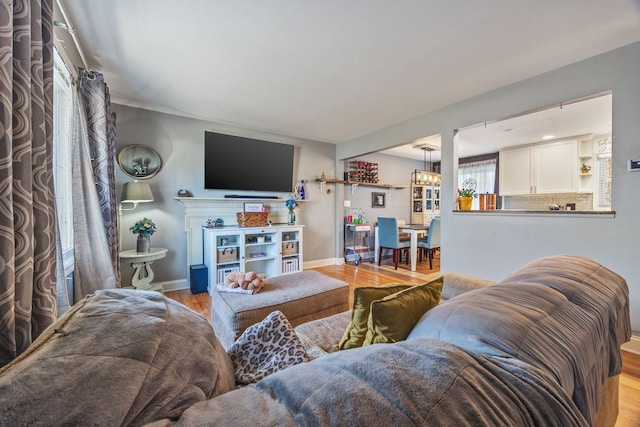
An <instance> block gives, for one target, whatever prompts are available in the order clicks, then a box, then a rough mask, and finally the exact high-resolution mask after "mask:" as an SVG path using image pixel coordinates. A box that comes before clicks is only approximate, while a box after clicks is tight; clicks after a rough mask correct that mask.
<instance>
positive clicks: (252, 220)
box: [236, 212, 269, 227]
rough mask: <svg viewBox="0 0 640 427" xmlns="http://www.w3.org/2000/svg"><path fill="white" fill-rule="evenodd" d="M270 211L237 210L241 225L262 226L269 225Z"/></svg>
mask: <svg viewBox="0 0 640 427" xmlns="http://www.w3.org/2000/svg"><path fill="white" fill-rule="evenodd" d="M268 215H269V213H268V212H237V213H236V217H237V218H238V225H239V226H240V227H262V226H265V225H267V216H268Z"/></svg>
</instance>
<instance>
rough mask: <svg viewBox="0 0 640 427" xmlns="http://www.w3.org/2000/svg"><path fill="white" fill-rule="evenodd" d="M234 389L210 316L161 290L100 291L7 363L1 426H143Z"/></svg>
mask: <svg viewBox="0 0 640 427" xmlns="http://www.w3.org/2000/svg"><path fill="white" fill-rule="evenodd" d="M234 387H235V380H234V376H233V366H232V364H231V359H230V358H229V356H228V355H227V354H226V352H225V351H224V348H223V347H222V346H221V345H220V342H219V341H218V340H217V338H216V336H215V334H214V333H213V329H212V328H211V325H210V324H209V323H208V322H207V320H206V319H205V318H204V317H202V316H200V315H199V314H197V313H196V312H194V311H192V310H190V309H188V308H187V307H185V306H184V305H182V304H179V303H177V302H175V301H172V300H170V299H168V298H166V297H165V296H163V295H162V294H160V293H158V292H153V291H137V290H126V289H110V290H102V291H97V292H96V293H95V294H92V295H89V296H87V297H86V298H85V299H83V300H82V301H80V302H78V303H77V304H75V305H74V306H73V307H72V308H71V309H70V310H69V311H67V313H65V315H64V316H62V317H61V318H60V319H58V320H57V321H56V322H54V323H53V324H52V325H51V326H50V327H49V328H48V329H47V330H45V331H44V332H43V333H42V334H41V335H40V337H38V339H37V340H36V341H35V342H34V343H33V344H32V345H31V347H29V348H28V349H27V351H26V352H25V353H23V355H21V356H20V357H19V358H18V359H16V360H15V361H14V362H12V363H11V364H9V365H7V366H5V367H4V368H3V369H2V370H0V408H2V410H0V412H2V416H1V420H0V424H2V425H4V424H5V423H6V425H47V424H48V425H95V424H96V423H99V424H102V425H144V424H146V423H149V422H151V421H154V420H157V419H161V418H168V419H173V420H175V419H177V418H178V417H179V416H180V414H182V412H183V411H184V410H185V409H187V408H188V407H190V406H191V405H193V404H194V403H196V402H200V401H203V400H207V399H209V398H211V397H214V396H217V395H218V394H222V393H226V392H227V391H230V390H232V389H233V388H234Z"/></svg>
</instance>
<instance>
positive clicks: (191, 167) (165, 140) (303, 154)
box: [113, 104, 342, 286]
mask: <svg viewBox="0 0 640 427" xmlns="http://www.w3.org/2000/svg"><path fill="white" fill-rule="evenodd" d="M113 110H114V111H115V113H116V115H117V120H116V122H117V129H116V132H117V151H118V152H119V151H120V150H121V149H122V148H123V147H125V146H127V145H130V144H144V145H148V146H150V147H152V148H154V149H155V150H156V151H157V152H158V153H159V154H160V156H161V157H162V160H163V167H162V169H161V170H160V172H159V173H158V174H157V175H156V176H155V177H153V178H150V179H148V180H146V182H148V183H149V184H150V186H151V189H152V191H153V193H154V196H155V201H154V202H152V203H141V204H139V205H138V208H137V209H136V210H134V211H126V212H124V214H123V219H122V237H123V239H122V248H123V250H127V249H132V248H135V236H134V235H133V234H132V233H131V232H130V231H129V227H130V226H131V224H133V223H134V222H135V221H136V220H137V219H139V218H142V217H144V216H146V217H149V218H151V219H153V220H154V221H155V222H156V224H157V226H158V231H157V233H156V234H155V235H154V236H153V237H152V246H154V247H165V248H168V249H169V253H168V255H167V257H166V258H165V259H162V260H159V261H156V262H155V263H154V264H153V271H154V273H155V280H154V281H156V282H165V283H167V284H168V285H170V286H171V285H172V283H171V282H175V283H174V284H175V286H181V285H182V286H184V284H185V280H186V278H187V276H188V271H187V268H186V265H187V261H186V248H187V241H186V233H185V224H184V206H183V205H182V204H181V203H179V202H178V201H176V200H175V199H174V197H176V195H177V194H176V193H177V191H178V190H180V189H182V188H185V189H188V190H190V191H191V192H192V193H193V195H194V196H195V197H211V198H215V197H223V196H224V194H225V193H229V192H228V191H227V192H225V191H212V190H205V189H204V162H203V155H204V131H205V130H207V131H213V132H221V133H229V134H234V135H240V136H246V137H251V138H262V139H266V140H269V141H273V142H281V143H286V144H292V145H295V146H296V152H295V169H294V175H295V177H296V180H297V181H299V180H300V179H304V180H305V182H306V181H310V182H308V185H307V186H306V190H307V194H308V196H307V198H308V199H309V200H308V201H307V202H305V203H304V204H301V206H300V207H299V208H298V209H297V210H296V213H297V216H298V222H299V223H300V224H305V225H306V227H305V231H304V239H305V240H304V258H305V260H325V259H329V260H331V262H332V261H333V258H334V256H335V248H336V247H337V245H338V243H337V242H336V234H335V233H334V230H335V229H336V227H337V226H336V223H335V218H336V216H335V205H336V203H335V198H336V192H334V191H332V192H331V193H330V194H327V193H324V194H320V185H319V183H316V182H315V181H314V180H315V179H316V178H318V177H320V175H321V174H322V172H325V174H326V175H327V176H335V172H334V170H335V167H336V163H335V145H333V144H326V143H320V142H315V141H307V140H301V139H296V138H291V137H286V136H281V135H272V134H267V133H260V132H256V131H251V130H247V129H241V128H236V127H231V126H228V125H221V124H216V123H210V122H205V121H201V120H194V119H188V118H184V117H179V116H175V115H170V114H163V113H158V112H154V111H149V110H143V109H139V108H132V107H127V106H123V105H117V104H116V105H113ZM229 161H231V162H234V163H236V164H237V165H238V172H239V173H241V171H242V159H230V160H229ZM116 169H117V172H116V191H117V195H118V200H119V198H120V192H121V191H122V184H123V183H124V182H128V181H132V179H131V178H129V177H128V176H126V175H125V174H124V173H122V171H120V169H119V168H116ZM234 193H239V192H234ZM262 194H266V193H262ZM269 194H271V193H269ZM279 196H281V197H282V198H285V199H286V198H288V197H289V196H290V194H286V193H285V194H282V193H280V194H279ZM340 203H342V201H341V202H340ZM212 216H214V214H213V213H212ZM214 218H215V216H214ZM131 273H132V270H131V268H130V267H129V266H128V265H123V266H122V277H123V283H125V284H128V283H130V276H131Z"/></svg>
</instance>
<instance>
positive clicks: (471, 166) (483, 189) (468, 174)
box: [458, 159, 496, 209]
mask: <svg viewBox="0 0 640 427" xmlns="http://www.w3.org/2000/svg"><path fill="white" fill-rule="evenodd" d="M469 178H471V179H474V180H475V181H476V183H477V187H476V193H478V194H484V193H494V192H495V187H496V159H490V160H482V161H478V162H469V163H463V164H461V165H459V166H458V187H460V188H462V184H463V183H464V181H465V180H466V179H469ZM479 203H480V202H479V201H478V198H475V199H473V205H472V206H471V208H472V209H478V208H479Z"/></svg>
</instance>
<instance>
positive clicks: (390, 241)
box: [378, 217, 411, 270]
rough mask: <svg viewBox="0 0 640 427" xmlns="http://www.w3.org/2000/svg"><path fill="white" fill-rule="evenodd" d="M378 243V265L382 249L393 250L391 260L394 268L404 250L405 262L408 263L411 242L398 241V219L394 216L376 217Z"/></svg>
mask: <svg viewBox="0 0 640 427" xmlns="http://www.w3.org/2000/svg"><path fill="white" fill-rule="evenodd" d="M378 243H379V245H380V249H378V265H380V262H381V261H382V250H383V249H391V250H393V262H394V263H395V266H396V270H397V269H398V261H399V259H400V256H401V255H402V252H406V254H407V263H409V250H410V249H411V244H410V242H407V241H400V233H399V231H398V220H397V219H396V218H383V217H379V218H378Z"/></svg>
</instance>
